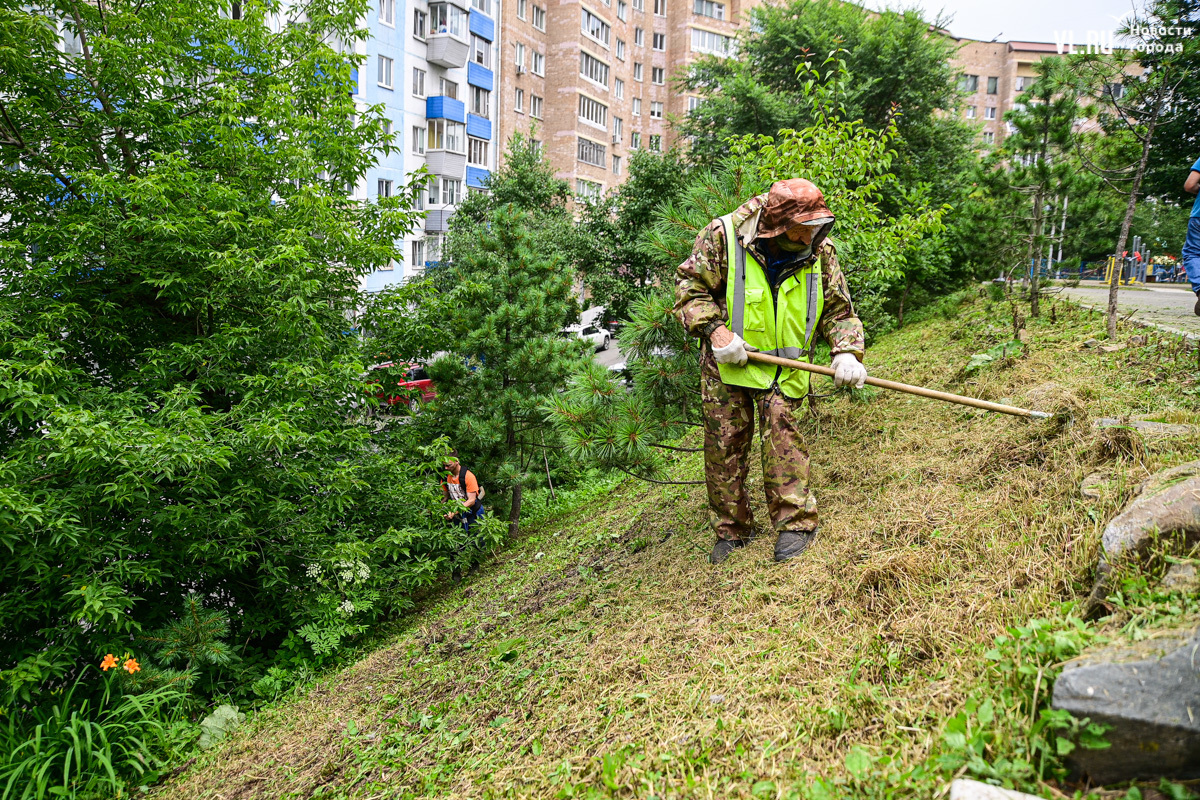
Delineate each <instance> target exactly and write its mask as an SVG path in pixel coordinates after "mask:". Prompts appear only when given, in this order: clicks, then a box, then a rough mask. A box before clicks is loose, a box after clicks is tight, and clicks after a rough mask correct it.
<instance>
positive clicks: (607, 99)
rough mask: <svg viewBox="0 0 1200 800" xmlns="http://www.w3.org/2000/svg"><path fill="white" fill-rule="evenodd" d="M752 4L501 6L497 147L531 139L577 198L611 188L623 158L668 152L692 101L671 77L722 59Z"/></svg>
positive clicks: (566, 1)
mask: <svg viewBox="0 0 1200 800" xmlns="http://www.w3.org/2000/svg"><path fill="white" fill-rule="evenodd" d="M754 2H757V0H752V1H750V2H748V1H746V0H731V1H730V2H717V0H560V2H556V3H550V2H548V0H506V2H505V6H504V9H503V12H502V14H501V17H500V19H501V25H500V27H501V31H502V34H503V35H502V47H501V56H500V65H501V66H500V100H499V104H500V110H499V116H498V137H497V146H499V147H501V148H503V147H504V146H505V144H506V143H507V141H508V139H509V137H511V136H512V134H513V133H516V132H520V133H524V134H527V135H531V136H532V138H533V139H534V140H535V141H537V142H539V144H540V146H541V147H542V148H544V151H545V153H546V157H547V159H548V160H549V162H550V163H551V164H552V165H553V167H554V169H555V172H556V173H557V175H558V176H559V177H560V178H563V179H565V180H567V181H568V182H569V183H570V185H571V187H572V188H573V189H574V190H575V191H576V192H577V193H578V194H580V195H582V196H598V195H600V194H602V193H603V192H605V191H606V190H608V189H610V188H612V187H613V186H616V185H618V184H620V183H621V182H622V181H623V180H624V179H625V175H626V172H627V168H628V159H629V156H630V154H631V153H632V152H634V151H636V150H638V149H641V148H645V149H649V150H654V151H660V150H663V149H665V148H667V147H669V146H670V145H671V144H672V139H673V136H674V134H673V132H672V129H671V125H670V121H671V119H673V118H678V117H682V116H683V115H685V114H686V113H687V112H688V110H690V109H691V108H693V107H694V106H695V104H696V103H697V102H698V100H697V98H689V97H688V96H687V95H684V94H680V93H678V92H676V91H674V90H673V89H672V87H671V85H670V81H671V78H672V76H674V75H676V74H678V73H679V72H680V71H682V70H685V69H686V68H687V66H688V64H690V63H691V62H692V61H693V60H694V59H695V58H696V57H697V56H699V55H701V54H714V55H721V56H729V55H732V54H733V35H734V33H735V31H736V29H737V26H738V24H739V21H740V20H741V19H742V18H744V12H745V11H746V10H748V9H749V8H750V7H751V6H752V5H753V4H754ZM531 132H532V133H531ZM501 157H502V158H503V154H501Z"/></svg>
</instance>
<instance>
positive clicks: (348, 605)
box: [338, 600, 354, 614]
mask: <svg viewBox="0 0 1200 800" xmlns="http://www.w3.org/2000/svg"><path fill="white" fill-rule="evenodd" d="M338 611H340V612H342V613H343V614H353V613H354V603H352V602H351V601H349V600H343V601H342V604H341V605H340V606H338Z"/></svg>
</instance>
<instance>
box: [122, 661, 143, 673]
mask: <svg viewBox="0 0 1200 800" xmlns="http://www.w3.org/2000/svg"><path fill="white" fill-rule="evenodd" d="M141 669H142V668H141V667H140V666H138V662H137V660H136V659H133V658H131V659H129V660H128V661H126V662H125V671H126V672H128V673H129V674H130V675H132V674H133V673H135V672H140V671H141Z"/></svg>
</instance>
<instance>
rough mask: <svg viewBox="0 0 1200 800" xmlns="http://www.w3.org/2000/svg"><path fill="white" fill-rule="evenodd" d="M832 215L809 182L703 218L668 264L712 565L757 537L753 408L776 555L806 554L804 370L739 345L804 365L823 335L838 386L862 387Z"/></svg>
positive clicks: (779, 185)
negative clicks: (749, 488) (696, 432)
mask: <svg viewBox="0 0 1200 800" xmlns="http://www.w3.org/2000/svg"><path fill="white" fill-rule="evenodd" d="M833 222H834V220H833V214H832V213H830V211H829V208H828V207H827V206H826V205H825V198H824V197H823V196H822V195H821V192H820V190H819V189H817V187H816V186H814V185H813V184H812V183H810V182H809V181H806V180H801V179H795V180H786V181H777V182H776V183H774V184H773V185H772V186H771V189H770V191H769V192H767V193H766V194H763V195H759V196H757V197H754V198H751V199H750V200H749V201H747V202H746V203H744V204H743V205H742V206H740V207H739V208H738V209H737V210H735V211H734V212H733V213H732V214H727V215H726V216H724V217H720V218H718V219H715V220H713V221H712V223H711V224H709V226H708V227H707V228H705V229H704V230H703V231H702V232H701V233H700V235H699V236H698V237H696V245H695V247H694V248H693V250H692V255H691V256H690V257H689V258H688V259H687V260H686V261H684V262H683V263H682V264H680V265H679V268H678V269H677V270H676V291H675V314H676V316H677V317H679V320H680V321H681V322H682V323H683V325H684V327H685V328H686V329H687V331H688V333H689V334H691V335H693V336H697V337H699V338H700V339H701V340H702V343H703V355H702V357H701V393H702V395H703V403H704V419H705V425H704V466H705V480H706V482H707V484H708V505H709V511H710V516H711V520H712V524H713V527H714V528H715V529H716V533H717V542H716V545H715V546H714V547H713V550H712V555H711V556H710V557H709V560H710V561H711V562H712V563H714V564H719V563H721V562H722V561H724V560H725V559H726V558H728V557H729V554H730V553H731V552H733V550H734V549H736V548H738V547H742V546H743V545H744V544H745V543H746V542H747V541H748V540H749V539H750V538H751V537H752V536H753V532H754V520H753V517H752V515H751V512H750V502H749V498H748V497H747V495H746V474H747V472H748V469H749V465H750V441H751V437H752V436H753V435H754V415H755V412H756V410H757V414H758V420H759V422H758V424H759V429H760V431H761V434H760V435H761V436H762V439H763V454H762V461H763V483H764V488H765V489H766V494H767V507H768V509H769V510H770V512H771V522H772V525H773V527H774V529H775V531H776V532H777V533H778V535H779V536H778V539H777V541H776V543H775V560H776V561H786V560H788V559H790V558H795V557H796V556H798V555H800V554H801V553H803V552H804V551H805V550H806V549H807V548H808V546H809V545H810V544H811V543H812V541H813V539H814V538H815V537H816V533H817V521H818V520H817V501H816V498H815V497H814V496H813V493H812V492H811V491H810V490H809V487H808V452H807V448H806V447H805V444H804V440H803V437H802V436H801V433H800V427H799V417H800V415H801V413H802V412H803V411H804V409H805V404H806V402H807V397H808V394H809V388H808V385H809V373H808V372H805V371H803V370H793V369H786V368H783V367H775V366H770V365H765V364H760V363H755V362H750V361H749V360H748V357H747V352H748V351H753V350H759V351H762V352H765V353H770V354H773V355H778V356H781V357H784V358H793V359H799V360H803V361H809V360H810V359H811V354H812V346H813V341H814V336H815V334H816V333H820V334H821V336H823V337H824V338H825V340H826V341H827V342H829V346H830V347H831V348H832V350H833V368H834V372H835V377H834V384H835V385H836V386H839V387H841V386H855V387H860V388H861V387H862V385H863V383H864V382H865V381H866V379H867V371H866V369H865V368H864V367H863V365H862V358H863V352H864V349H865V348H864V340H863V327H862V323H861V322H860V321H859V319H858V317H857V316H855V314H854V307H853V306H852V305H851V303H850V291H849V289H848V288H847V287H846V278H845V276H843V275H842V271H841V268H840V267H839V266H838V262H837V255H836V254H835V252H834V247H833V243H832V242H830V241H828V239H827V237H828V235H829V231H830V229H831V228H832V227H833Z"/></svg>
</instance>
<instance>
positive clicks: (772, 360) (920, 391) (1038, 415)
mask: <svg viewBox="0 0 1200 800" xmlns="http://www.w3.org/2000/svg"><path fill="white" fill-rule="evenodd" d="M747 355H748V356H749V357H750V360H751V361H757V362H759V363H761V364H774V365H775V366H777V367H790V368H791V369H802V370H804V371H805V372H815V373H816V374H818V375H826V376H828V377H830V378H832V377H833V369H831V368H830V367H821V366H817V365H816V364H808V363H805V362H804V361H795V360H793V359H790V358H780V357H779V356H769V355H767V354H766V353H755V352H753V351H749V352H747ZM867 385H868V386H878V387H879V388H880V389H890V390H891V391H893V392H904V393H905V394H915V395H917V396H919V397H928V398H930V399H931V400H942V401H944V402H946V403H957V404H958V405H960V406H971V407H973V408H982V409H983V410H985V411H996V412H998V413H1000V414H1011V415H1012V416H1014V417H1029V418H1030V419H1050V418H1051V417H1052V416H1054V415H1053V414H1047V413H1046V412H1045V411H1030V410H1029V409H1027V408H1017V407H1016V406H1006V405H1004V404H1003V403H991V402H988V401H987V400H980V399H979V398H976V397H965V396H963V395H961V394H950V393H949V392H939V391H937V390H936V389H926V388H925V387H924V386H912V385H910V384H907V383H897V382H896V381H887V380H884V379H883V378H871V377H868V378H867Z"/></svg>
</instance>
